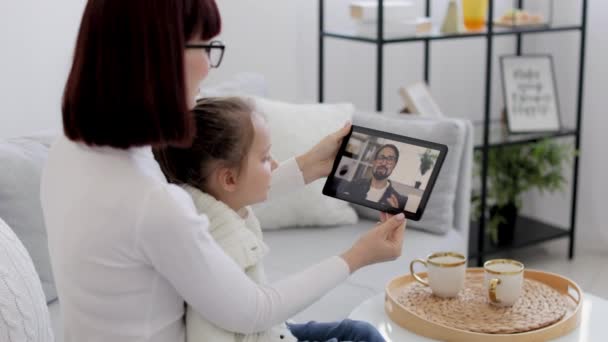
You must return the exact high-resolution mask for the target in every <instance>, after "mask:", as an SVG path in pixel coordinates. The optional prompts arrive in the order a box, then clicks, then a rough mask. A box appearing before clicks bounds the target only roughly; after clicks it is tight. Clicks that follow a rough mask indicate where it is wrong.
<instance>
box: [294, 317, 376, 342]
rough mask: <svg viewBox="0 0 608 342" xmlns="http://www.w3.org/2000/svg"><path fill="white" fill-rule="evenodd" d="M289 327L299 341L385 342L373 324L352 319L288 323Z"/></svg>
mask: <svg viewBox="0 0 608 342" xmlns="http://www.w3.org/2000/svg"><path fill="white" fill-rule="evenodd" d="M287 327H288V328H289V330H291V333H292V334H293V336H295V337H296V338H297V339H298V341H310V342H338V341H353V342H363V341H365V342H384V338H383V337H382V335H380V333H379V332H378V330H376V328H374V326H373V325H371V324H369V323H367V322H362V321H353V320H350V319H345V320H343V321H339V322H332V323H318V322H315V321H311V322H308V323H304V324H292V323H287Z"/></svg>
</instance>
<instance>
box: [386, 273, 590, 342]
mask: <svg viewBox="0 0 608 342" xmlns="http://www.w3.org/2000/svg"><path fill="white" fill-rule="evenodd" d="M483 272H484V271H483V269H482V268H469V269H468V270H467V282H466V285H465V290H464V291H462V292H461V294H460V296H459V298H457V299H439V298H437V297H434V296H432V295H430V289H428V288H424V287H422V286H420V285H418V284H417V283H415V280H414V278H413V277H412V276H411V275H406V276H402V277H399V278H396V279H393V280H392V281H391V282H389V284H388V285H387V287H386V296H385V311H386V313H387V315H388V316H389V317H390V318H391V319H392V320H393V321H394V322H395V323H397V324H399V325H400V326H402V327H403V328H405V329H408V330H410V331H412V332H414V333H416V334H419V335H422V336H426V337H430V338H434V339H438V340H444V341H467V342H477V341H484V342H485V341H489V342H491V341H541V340H542V341H545V340H549V339H553V338H557V337H560V336H563V335H565V334H567V333H569V332H570V331H572V330H574V329H575V328H576V327H577V326H578V324H579V322H580V312H581V310H580V307H581V304H582V291H581V290H580V288H579V287H578V285H576V283H574V282H573V281H571V280H569V279H567V278H564V277H562V276H560V275H557V274H553V273H546V272H542V271H534V270H526V271H525V275H524V277H525V279H526V282H525V284H524V295H522V298H521V301H520V302H519V303H516V305H514V306H513V308H512V309H509V308H494V307H492V308H491V307H490V306H489V305H488V306H486V304H485V303H482V300H480V298H479V297H480V291H481V290H480V287H481V282H482V279H483ZM419 275H421V276H422V277H425V276H426V274H424V273H419ZM530 293H535V294H537V295H533V296H530V295H527V294H530ZM458 302H460V303H458ZM535 311H538V312H542V314H538V315H535V314H534V313H535ZM493 317H494V318H493ZM510 319H511V320H512V321H513V323H512V324H510V323H509V320H510ZM505 322H506V323H505Z"/></svg>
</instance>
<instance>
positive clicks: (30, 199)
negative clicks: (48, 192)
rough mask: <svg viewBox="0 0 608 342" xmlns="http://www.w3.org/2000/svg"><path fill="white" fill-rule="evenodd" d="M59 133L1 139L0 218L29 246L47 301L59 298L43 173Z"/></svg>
mask: <svg viewBox="0 0 608 342" xmlns="http://www.w3.org/2000/svg"><path fill="white" fill-rule="evenodd" d="M55 137H56V132H43V133H39V134H36V135H32V136H24V137H18V138H12V139H8V140H6V141H0V217H2V218H3V219H4V220H5V221H6V223H7V224H9V225H10V226H11V228H12V229H13V230H14V232H15V234H17V236H18V237H19V239H20V240H21V241H22V242H23V245H25V247H26V248H27V250H28V252H29V255H30V256H31V258H32V260H33V261H34V265H35V266H36V271H37V272H38V275H39V276H40V280H41V282H42V288H43V290H44V293H45V295H46V299H47V302H50V301H52V300H54V299H55V298H57V292H56V290H55V282H54V280H53V274H52V271H51V261H50V257H49V250H48V245H47V236H46V228H45V225H44V218H43V216H42V206H41V204H40V176H41V174H42V168H43V166H44V163H45V162H46V159H47V155H48V151H49V148H50V144H51V142H52V141H53V140H54V138H55Z"/></svg>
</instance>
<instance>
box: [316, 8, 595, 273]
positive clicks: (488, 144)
mask: <svg viewBox="0 0 608 342" xmlns="http://www.w3.org/2000/svg"><path fill="white" fill-rule="evenodd" d="M377 1H378V4H379V5H378V14H377V16H378V25H377V29H376V30H377V31H376V36H373V37H372V36H366V35H356V34H344V33H338V32H329V31H326V30H325V1H324V0H319V56H318V57H319V79H318V81H319V88H318V89H319V98H318V99H319V102H323V100H324V93H325V87H324V83H325V82H324V76H325V61H324V59H325V39H326V38H332V39H342V40H350V41H356V42H361V43H369V44H373V45H375V47H376V110H377V111H382V107H383V104H382V96H383V82H384V79H383V73H384V66H383V59H384V46H385V45H387V44H397V43H410V42H423V43H424V47H423V53H424V69H423V73H424V74H423V78H424V80H425V81H426V83H427V84H428V83H429V73H430V65H429V64H430V63H429V60H430V53H431V43H432V42H434V41H440V40H447V39H467V38H485V42H486V45H487V48H486V56H485V62H486V65H485V72H486V74H485V100H484V101H485V102H484V119H483V121H482V122H480V123H476V129H475V132H476V134H477V133H481V135H479V136H476V137H475V149H476V150H478V151H481V153H482V165H481V198H482V203H481V212H482V213H484V212H485V210H486V206H487V203H486V195H487V176H488V174H487V169H488V151H489V149H491V148H501V147H503V146H508V145H514V144H528V143H533V142H537V141H539V140H541V139H546V138H561V137H572V138H574V145H575V148H576V150H577V151H578V150H580V141H581V122H582V116H583V115H582V114H583V83H584V72H585V47H586V27H587V0H580V1H581V2H582V11H581V12H582V14H581V22H580V25H552V26H548V27H537V28H513V29H510V28H498V27H495V26H494V24H493V22H492V20H488V25H487V28H486V30H484V31H482V32H470V33H462V34H440V33H430V34H426V35H416V36H404V37H390V38H388V37H385V35H384V25H383V23H384V20H383V19H384V6H383V4H384V0H377ZM431 1H432V0H426V4H425V15H426V16H427V17H430V15H431ZM494 1H495V0H489V6H488V15H487V17H488V18H492V17H493V16H492V14H493V13H494ZM523 5H524V0H517V7H518V8H523ZM560 32H579V33H580V56H579V61H578V63H579V65H578V93H577V99H576V101H577V104H576V125H575V127H570V128H568V127H566V128H562V129H561V130H560V131H558V132H552V133H538V134H525V135H519V134H518V135H505V134H504V133H503V132H502V129H501V126H500V124H496V123H494V122H492V121H491V119H490V117H491V115H490V114H491V112H490V111H491V96H492V66H493V63H494V60H493V58H492V55H493V52H494V39H493V38H494V37H496V36H514V38H515V39H516V54H517V55H521V54H522V40H523V37H524V36H525V35H531V34H543V33H560ZM578 171H579V159H578V155H577V156H575V157H574V162H573V173H574V176H573V181H572V190H571V191H572V203H571V213H570V226H569V227H567V228H561V227H556V226H553V225H551V224H547V223H545V222H542V221H539V220H535V219H532V218H528V217H520V218H519V219H518V220H517V223H516V227H515V239H514V241H513V244H512V245H511V246H508V247H500V248H499V247H495V246H492V245H491V244H490V243H489V241H488V237H487V234H486V233H485V228H486V221H485V219H484V217H483V216H481V217H480V218H479V220H478V223H472V224H471V231H470V235H469V236H470V240H469V256H470V257H471V258H472V259H473V258H475V259H477V264H478V265H481V264H482V263H483V260H484V257H485V256H487V255H491V254H496V253H500V252H504V251H507V250H510V249H514V248H520V247H525V246H529V245H533V244H537V243H541V242H545V241H549V240H553V239H558V238H568V239H569V244H570V245H569V251H568V257H569V258H570V259H572V258H573V257H574V241H575V228H576V208H577V194H578Z"/></svg>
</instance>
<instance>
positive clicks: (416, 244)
mask: <svg viewBox="0 0 608 342" xmlns="http://www.w3.org/2000/svg"><path fill="white" fill-rule="evenodd" d="M377 115H378V114H365V113H359V114H357V115H355V118H354V121H355V123H357V122H358V121H359V120H363V122H366V121H367V122H371V121H374V120H376V118H379V116H377ZM383 118H384V120H388V121H387V123H388V124H390V125H395V126H399V125H408V120H407V119H403V118H402V117H397V116H391V115H384V116H383ZM370 120H371V121H370ZM442 120H443V121H450V122H453V123H456V124H457V126H458V127H460V130H459V132H460V133H458V134H459V135H461V137H460V138H462V139H461V141H462V142H463V148H462V150H463V152H462V154H461V155H460V157H459V158H458V160H457V164H458V165H456V166H457V167H456V168H455V170H456V171H454V172H456V173H457V175H453V176H454V177H455V178H456V179H457V180H458V184H457V187H456V188H455V190H454V193H453V194H451V195H453V208H452V209H453V215H452V217H451V218H450V222H451V223H452V224H451V228H450V229H448V230H447V233H445V234H443V235H440V234H433V233H429V232H426V231H423V230H415V229H408V230H407V231H406V234H405V243H404V247H403V255H402V256H401V258H399V259H398V260H397V261H394V262H390V263H383V264H379V265H374V266H370V267H367V268H364V269H362V270H359V271H358V272H356V273H355V274H354V275H352V276H351V277H350V278H349V279H348V280H347V281H346V282H345V283H343V284H342V285H340V286H338V287H337V288H336V289H334V290H332V291H330V292H329V293H328V294H327V295H326V296H324V297H323V298H321V299H320V300H319V301H318V302H317V303H315V304H313V305H312V306H310V307H309V308H307V309H306V310H304V311H303V312H301V313H300V314H298V315H297V316H295V317H294V319H295V320H296V321H307V320H313V319H314V320H318V321H327V320H335V319H339V318H344V317H346V316H347V315H348V313H349V312H350V311H351V310H352V309H353V308H354V307H355V306H356V305H357V304H358V303H360V302H361V301H362V300H364V299H366V298H368V297H370V296H372V295H374V294H375V293H378V292H381V291H383V288H384V285H385V284H386V282H387V281H389V280H390V279H392V278H394V277H396V276H399V275H402V274H405V273H407V272H409V269H408V265H409V262H410V261H411V260H412V259H413V258H416V257H424V256H425V255H427V254H429V253H431V252H433V251H438V250H455V251H460V252H462V253H467V246H468V230H469V223H468V222H469V207H470V206H469V203H470V180H471V165H472V149H473V146H472V128H471V126H470V124H469V123H467V122H465V121H462V120H455V119H436V120H429V121H428V125H433V124H434V123H437V122H438V121H442ZM437 138H438V139H439V140H441V139H440V138H442V137H437ZM51 141H52V134H51V135H49V134H48V133H46V134H42V135H37V136H33V137H20V138H17V139H8V140H4V141H0V218H3V219H4V220H5V221H7V223H8V225H9V226H11V225H12V226H13V230H14V231H15V233H16V234H17V236H18V237H19V238H20V239H21V240H22V241H23V243H24V245H25V246H26V248H27V249H28V251H29V253H30V255H32V259H34V264H35V266H36V269H37V271H38V273H39V274H40V275H41V277H40V278H41V279H42V285H43V286H42V287H43V288H44V290H45V293H46V295H47V299H50V298H52V297H53V296H54V289H53V288H52V278H48V276H45V274H47V273H48V272H49V271H50V268H49V269H47V267H50V266H49V265H48V260H46V261H45V260H44V259H45V258H48V251H46V246H43V245H42V243H41V242H40V241H43V242H45V241H46V238H45V236H44V227H37V228H36V229H38V231H37V232H34V233H32V231H31V229H30V228H31V227H28V225H30V224H31V225H40V224H41V222H40V219H39V218H40V217H41V212H40V211H41V209H40V204H39V193H38V183H39V179H36V177H39V175H40V171H41V168H42V166H43V164H44V160H45V158H46V156H45V153H46V150H47V149H48V146H49V143H50V142H51ZM19 149H23V150H22V151H19ZM32 150H33V151H34V152H32ZM6 151H9V153H8V154H9V157H8V158H10V155H11V153H13V154H14V153H17V155H20V156H21V157H23V158H22V159H24V160H25V161H26V162H17V163H14V165H12V166H10V167H12V169H10V170H9V171H7V170H6V169H5V168H3V167H2V165H3V164H2V163H6V161H5V160H3V159H2V158H7V157H6V156H4V157H3V153H4V154H5V155H6ZM5 165H8V164H5ZM15 168H17V170H16V169H15ZM19 168H23V170H19ZM7 172H8V173H10V174H9V175H7V174H6V173H7ZM19 176H22V177H25V179H26V181H20V180H18V179H19ZM3 178H4V182H5V184H8V185H7V186H5V188H6V187H8V188H11V186H12V191H11V189H9V191H3V190H5V189H3V188H2V186H3V183H2V181H3ZM15 179H16V180H15ZM21 182H23V183H27V184H26V185H21V184H19V183H21ZM12 207H16V208H17V209H11V208H12ZM11 210H15V211H21V215H14V213H13V212H11ZM23 210H26V211H27V215H26V216H24V215H23ZM31 218H37V219H36V220H33V221H32V222H29V221H28V220H30V219H31ZM20 220H21V222H20ZM11 223H12V224H11ZM374 223H375V222H374V221H371V220H366V219H361V220H360V221H359V223H357V224H354V225H346V226H334V227H294V228H286V229H280V230H273V231H266V232H265V240H266V241H267V243H268V245H269V246H270V249H271V252H270V254H269V255H268V257H267V258H266V268H267V273H268V275H269V278H270V279H271V280H276V279H279V278H281V277H284V276H287V275H289V274H291V273H292V272H295V271H298V270H301V269H303V268H305V267H306V266H308V265H311V264H313V263H315V262H317V261H320V260H321V259H323V258H325V257H328V256H331V255H335V254H336V253H340V252H341V251H344V250H345V249H346V248H348V247H349V246H351V245H352V243H353V242H354V241H355V239H357V237H358V236H360V235H361V234H362V233H363V232H364V231H365V230H367V229H369V228H370V227H371V226H372V225H373V224H374ZM34 230H35V229H34ZM40 239H42V240H40ZM39 240H40V241H39ZM32 241H34V242H32ZM45 253H46V254H45ZM1 262H2V259H0V266H1ZM310 281H314V279H311V280H310ZM303 286H305V284H303ZM60 305H61V303H60V301H58V300H51V301H49V304H48V309H49V314H50V317H51V322H52V326H53V330H54V332H55V337H56V341H59V342H61V341H62V340H63V334H62V331H61V317H60V310H61V308H60ZM45 314H46V313H45ZM0 316H2V313H1V312H0Z"/></svg>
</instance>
